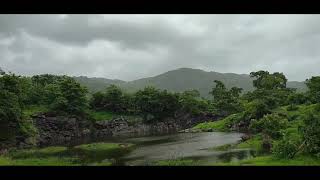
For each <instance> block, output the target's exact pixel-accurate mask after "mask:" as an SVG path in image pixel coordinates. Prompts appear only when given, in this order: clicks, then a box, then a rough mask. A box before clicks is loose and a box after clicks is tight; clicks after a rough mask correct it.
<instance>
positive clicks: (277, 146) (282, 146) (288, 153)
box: [272, 134, 301, 159]
mask: <svg viewBox="0 0 320 180" xmlns="http://www.w3.org/2000/svg"><path fill="white" fill-rule="evenodd" d="M300 145H301V138H300V137H299V136H294V135H289V134H285V135H284V136H283V138H282V139H281V140H279V141H276V142H274V143H273V147H272V153H273V155H274V156H275V157H277V158H283V159H292V158H293V157H294V156H295V155H296V153H297V152H298V150H299V147H300Z"/></svg>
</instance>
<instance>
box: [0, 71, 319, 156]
mask: <svg viewBox="0 0 320 180" xmlns="http://www.w3.org/2000/svg"><path fill="white" fill-rule="evenodd" d="M250 76H251V77H252V78H253V86H254V88H255V90H254V91H251V92H247V93H242V89H241V88H238V87H232V88H230V89H227V88H226V87H225V85H224V84H223V83H222V82H221V81H214V84H213V85H214V86H213V88H212V90H211V91H210V92H208V93H210V94H211V95H212V99H210V100H208V99H204V98H202V97H200V93H199V92H198V91H197V90H188V91H184V92H169V91H167V90H160V89H157V88H155V87H145V88H144V89H141V90H139V91H137V92H135V93H127V92H125V91H124V90H122V89H121V88H119V87H117V86H115V85H111V86H108V87H107V88H106V89H105V90H104V91H100V92H97V93H94V94H89V93H88V90H87V88H86V87H83V86H82V85H80V84H79V83H78V82H76V81H75V80H74V79H73V78H72V77H68V76H57V75H50V74H43V75H35V76H32V77H25V76H18V75H15V74H13V73H5V72H3V71H1V75H0V123H7V124H12V125H13V126H14V127H15V128H16V129H17V130H18V132H19V130H21V129H23V126H24V125H25V122H26V118H25V116H24V109H26V108H27V107H28V106H43V107H45V108H46V109H47V110H48V111H50V112H54V113H56V114H59V115H74V116H86V115H88V111H89V110H92V111H110V112H114V113H121V114H134V115H140V116H142V117H143V119H144V120H145V121H147V122H150V121H161V120H163V119H165V118H168V117H172V118H174V117H176V115H177V114H183V113H188V114H192V115H194V116H197V115H201V114H214V115H217V116H220V117H230V119H231V121H230V124H229V126H230V127H231V126H235V125H236V126H237V127H238V128H239V130H240V131H245V132H250V133H253V134H257V133H262V134H263V135H264V137H265V138H264V141H266V144H268V142H271V141H273V140H277V144H276V145H275V146H274V150H273V151H274V152H275V153H277V154H278V155H279V156H287V157H291V156H293V155H294V154H295V153H296V152H297V151H300V150H301V149H304V150H305V151H308V152H312V153H316V154H317V153H318V154H319V153H320V113H319V110H320V105H319V104H320V77H319V76H316V77H311V78H310V79H307V80H306V85H307V87H308V91H307V92H304V93H299V92H296V90H295V89H291V88H287V87H286V83H287V79H286V77H285V76H284V74H283V73H279V72H275V73H269V72H268V71H257V72H251V73H250ZM208 86H210V85H209V84H208ZM302 104H304V105H312V104H314V105H315V108H314V109H313V110H312V111H308V112H303V113H304V114H303V118H302V121H303V126H302V127H301V128H300V129H299V132H298V133H296V135H297V136H296V137H290V136H289V135H288V134H286V133H283V132H282V131H281V130H283V129H285V128H286V127H287V126H288V122H289V121H290V119H288V117H286V116H285V115H283V114H281V113H275V109H277V108H279V107H283V106H288V108H287V110H288V111H294V110H296V109H297V106H298V105H302ZM230 115H232V116H230ZM24 129H25V128H24ZM288 139H290V141H288Z"/></svg>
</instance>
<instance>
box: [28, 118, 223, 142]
mask: <svg viewBox="0 0 320 180" xmlns="http://www.w3.org/2000/svg"><path fill="white" fill-rule="evenodd" d="M33 119H34V122H35V125H36V128H37V129H38V131H39V136H38V138H37V144H38V145H39V146H49V145H66V144H69V143H71V142H74V141H77V139H91V138H93V139H96V138H107V137H119V136H143V135H156V134H168V133H174V132H178V131H180V130H182V129H186V128H190V127H192V126H194V125H195V124H198V123H201V122H205V121H209V120H212V119H217V117H213V116H209V115H202V116H197V117H192V116H190V115H188V114H182V115H180V116H176V117H175V118H167V119H164V120H162V121H156V122H152V123H144V122H143V121H142V119H141V118H140V119H139V118H137V119H136V120H134V122H135V123H132V119H131V120H129V119H127V118H126V117H118V118H115V119H112V120H105V121H98V122H95V123H93V122H92V121H90V120H88V119H86V118H80V117H65V116H55V115H54V114H42V115H36V116H34V117H33Z"/></svg>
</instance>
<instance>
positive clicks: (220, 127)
mask: <svg viewBox="0 0 320 180" xmlns="http://www.w3.org/2000/svg"><path fill="white" fill-rule="evenodd" d="M228 122H229V121H228V119H227V118H225V119H222V120H218V121H213V122H204V123H200V124H197V125H196V126H195V127H193V128H192V129H193V130H195V131H199V130H200V131H203V132H206V131H220V132H226V131H229V128H228V126H227V124H228Z"/></svg>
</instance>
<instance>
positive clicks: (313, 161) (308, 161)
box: [213, 155, 320, 166]
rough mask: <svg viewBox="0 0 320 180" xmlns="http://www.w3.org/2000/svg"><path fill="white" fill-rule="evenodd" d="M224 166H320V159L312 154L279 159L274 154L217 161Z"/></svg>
mask: <svg viewBox="0 0 320 180" xmlns="http://www.w3.org/2000/svg"><path fill="white" fill-rule="evenodd" d="M213 165H222V166H230V165H231V166H232V165H233V166H242V165H246V166H319V165H320V159H318V158H315V157H311V156H306V155H304V156H303V155H302V156H297V157H295V158H293V159H277V158H274V157H273V156H272V155H266V156H258V157H254V158H250V159H246V160H241V161H238V162H231V163H217V164H213Z"/></svg>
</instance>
